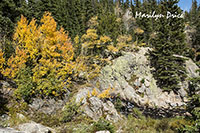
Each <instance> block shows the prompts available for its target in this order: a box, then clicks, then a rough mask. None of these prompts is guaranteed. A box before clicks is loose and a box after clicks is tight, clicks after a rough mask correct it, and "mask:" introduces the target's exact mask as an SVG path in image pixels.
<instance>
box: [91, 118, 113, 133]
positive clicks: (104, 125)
mask: <svg viewBox="0 0 200 133" xmlns="http://www.w3.org/2000/svg"><path fill="white" fill-rule="evenodd" d="M102 130H108V131H110V132H111V133H114V131H115V128H114V126H113V124H112V123H110V122H109V121H107V120H105V119H104V118H100V119H99V120H98V121H97V122H95V123H94V125H93V131H94V132H96V131H102Z"/></svg>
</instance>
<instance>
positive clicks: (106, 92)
mask: <svg viewBox="0 0 200 133" xmlns="http://www.w3.org/2000/svg"><path fill="white" fill-rule="evenodd" d="M114 90H115V89H114V88H107V89H105V90H104V91H103V92H101V93H98V92H97V90H96V88H93V90H92V92H91V93H90V92H89V91H88V94H87V97H88V98H90V97H91V96H95V97H98V98H102V99H104V98H110V97H111V96H110V94H111V92H112V91H114Z"/></svg>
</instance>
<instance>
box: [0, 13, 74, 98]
mask: <svg viewBox="0 0 200 133" xmlns="http://www.w3.org/2000/svg"><path fill="white" fill-rule="evenodd" d="M40 22H41V25H37V24H36V20H35V19H33V20H32V21H31V22H30V23H29V22H28V21H27V19H26V18H25V17H23V16H22V17H21V20H20V21H19V22H18V23H17V27H16V30H15V31H16V32H15V34H14V42H15V43H14V44H15V46H14V47H15V54H14V55H12V56H11V57H10V58H9V59H8V61H7V63H6V65H5V66H6V67H5V68H4V69H2V70H1V72H2V74H3V75H5V76H8V77H9V78H11V79H13V80H14V81H16V83H17V85H18V91H17V92H26V91H19V89H26V85H21V84H22V83H23V82H22V80H30V81H24V83H29V84H30V82H31V85H32V87H31V88H29V90H30V91H28V93H30V94H29V95H32V94H35V95H42V96H50V95H53V96H60V95H61V94H62V93H63V92H64V91H65V89H66V88H67V87H69V85H70V82H71V75H72V71H73V68H74V62H73V61H72V60H73V56H74V51H73V47H72V44H71V42H70V38H69V37H68V34H66V33H65V31H64V29H63V28H60V30H57V24H56V22H55V20H54V19H53V17H52V16H51V14H50V13H48V12H46V13H45V14H44V15H43V18H42V19H41V21H40ZM0 60H1V52H0ZM1 66H2V65H1V64H0V67H1ZM22 70H23V72H22ZM25 71H29V72H28V73H27V72H25ZM23 73H25V74H28V75H29V76H28V77H31V78H28V79H24V78H22V77H27V75H26V76H21V75H22V74H23ZM19 74H20V75H19ZM20 77H21V78H20ZM19 86H20V87H19ZM22 95H23V94H20V96H22ZM26 95H27V94H26Z"/></svg>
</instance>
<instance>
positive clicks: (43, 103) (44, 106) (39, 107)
mask: <svg viewBox="0 0 200 133" xmlns="http://www.w3.org/2000/svg"><path fill="white" fill-rule="evenodd" d="M66 102H67V97H66V98H64V100H55V99H46V100H44V99H40V98H34V99H33V102H32V103H31V104H29V107H31V108H32V109H34V110H36V111H39V112H42V113H45V114H55V113H56V111H57V110H60V109H62V108H63V106H65V103H66Z"/></svg>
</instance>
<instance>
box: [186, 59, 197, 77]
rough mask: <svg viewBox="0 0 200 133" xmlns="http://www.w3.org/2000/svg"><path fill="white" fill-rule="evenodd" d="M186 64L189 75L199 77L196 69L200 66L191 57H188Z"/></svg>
mask: <svg viewBox="0 0 200 133" xmlns="http://www.w3.org/2000/svg"><path fill="white" fill-rule="evenodd" d="M187 59H188V60H186V62H185V64H186V70H187V72H188V76H189V77H192V78H193V77H198V76H199V73H197V72H196V71H197V70H198V69H199V67H198V66H197V65H196V64H195V63H194V62H193V61H192V60H191V59H189V58H187Z"/></svg>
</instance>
